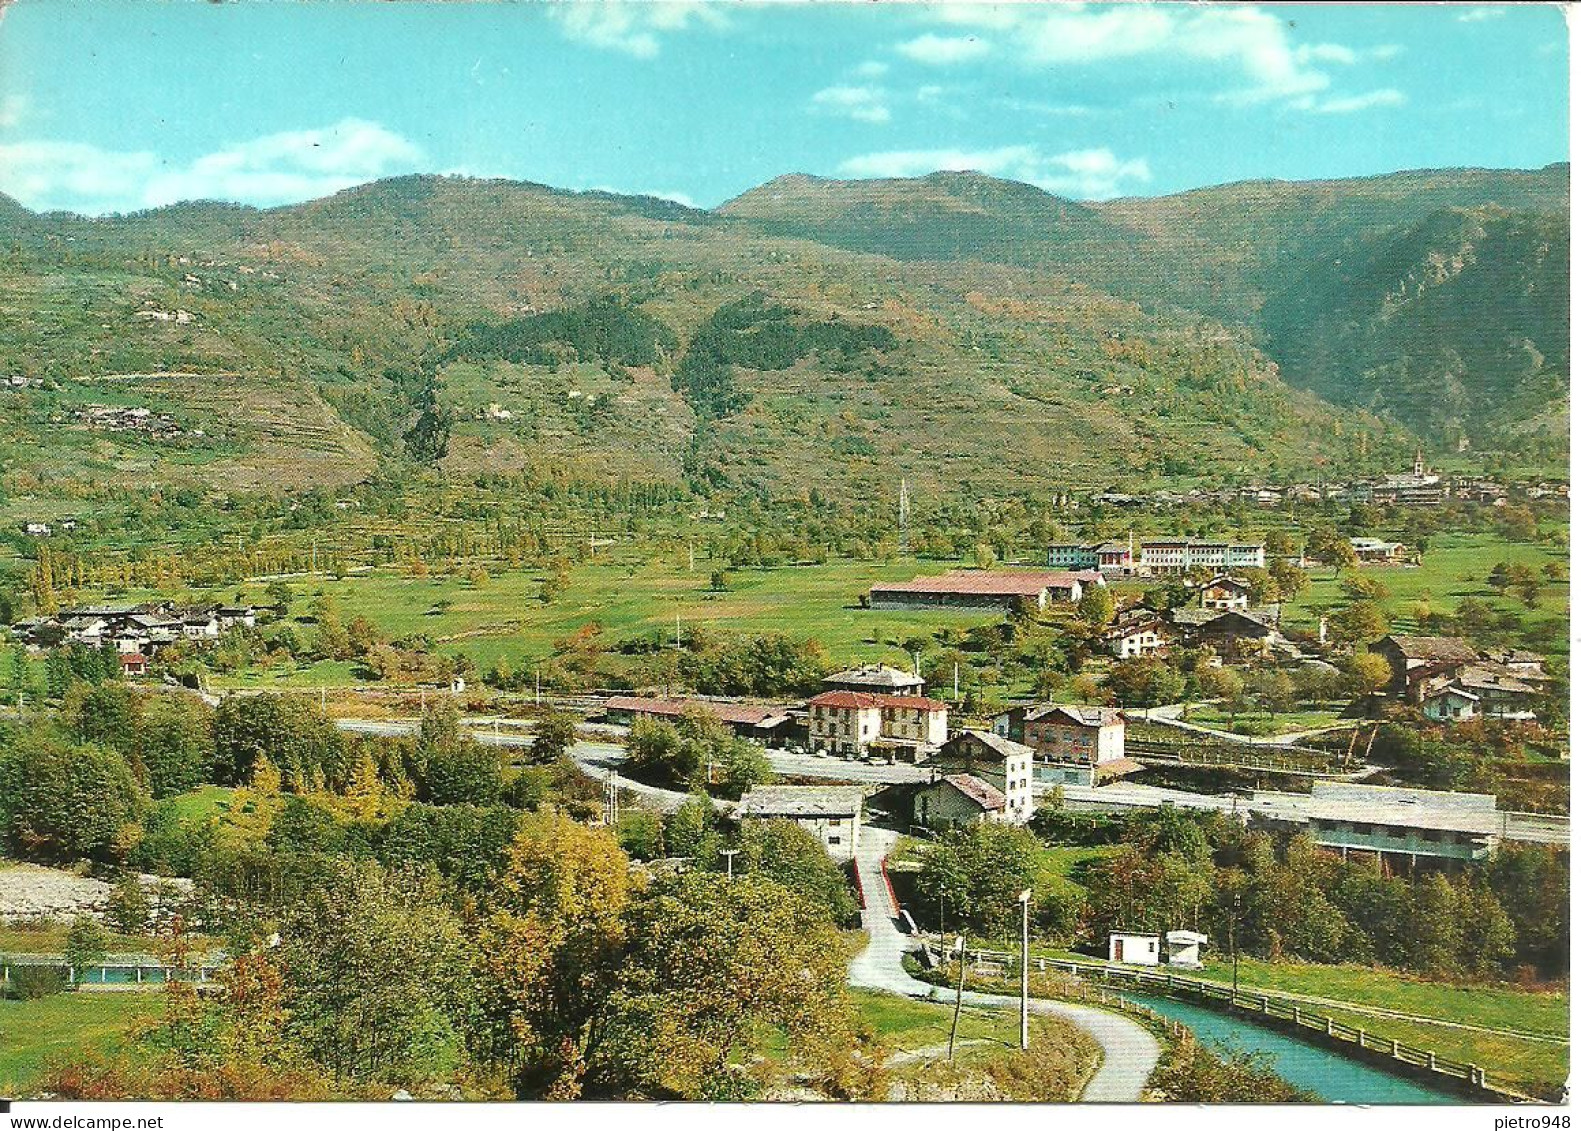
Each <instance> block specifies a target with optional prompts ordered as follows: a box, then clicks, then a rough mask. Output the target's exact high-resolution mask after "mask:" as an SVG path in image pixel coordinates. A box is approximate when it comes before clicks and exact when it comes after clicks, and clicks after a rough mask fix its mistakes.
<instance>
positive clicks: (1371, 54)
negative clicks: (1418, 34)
mask: <svg viewBox="0 0 1581 1131" xmlns="http://www.w3.org/2000/svg"><path fill="white" fill-rule="evenodd" d="M1404 51H1405V48H1404V47H1402V46H1400V45H1399V44H1398V43H1380V44H1379V45H1378V46H1376V47H1370V48H1368V49H1367V58H1369V59H1374V60H1376V61H1378V62H1380V63H1382V62H1386V61H1388V60H1390V59H1394V58H1398V57H1399V56H1400V55H1401V54H1403V53H1404Z"/></svg>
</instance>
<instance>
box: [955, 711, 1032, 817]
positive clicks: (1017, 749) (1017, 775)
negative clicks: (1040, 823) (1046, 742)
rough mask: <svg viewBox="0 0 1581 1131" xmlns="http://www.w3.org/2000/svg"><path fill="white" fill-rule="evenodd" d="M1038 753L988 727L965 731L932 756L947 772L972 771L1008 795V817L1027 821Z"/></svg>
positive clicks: (981, 779)
mask: <svg viewBox="0 0 1581 1131" xmlns="http://www.w3.org/2000/svg"><path fill="white" fill-rule="evenodd" d="M1036 759H1037V752H1036V751H1035V750H1033V749H1032V748H1031V747H1030V746H1027V745H1025V744H1024V743H1021V742H1017V741H1015V740H1014V739H1011V738H1006V737H1004V736H1003V735H998V734H995V733H994V732H993V731H988V730H975V729H967V730H963V731H962V732H961V733H960V734H957V735H955V736H954V737H953V738H951V739H950V740H949V741H948V742H946V743H945V744H944V745H943V746H942V747H940V748H939V752H938V753H937V754H935V755H934V756H933V757H932V758H931V759H929V762H930V764H932V765H934V766H937V767H938V768H939V772H940V773H942V774H945V775H949V774H952V773H961V774H970V775H971V776H972V777H974V778H976V779H978V780H980V781H985V782H987V783H988V784H989V785H991V786H993V787H994V788H995V789H997V790H998V791H999V792H1000V793H1001V794H1003V796H1004V810H1005V812H1004V819H1005V820H1008V821H1012V822H1014V823H1016V824H1024V823H1026V822H1027V821H1029V820H1031V819H1032V813H1033V810H1034V808H1035V806H1034V804H1033V800H1032V779H1033V773H1034V762H1035V761H1036Z"/></svg>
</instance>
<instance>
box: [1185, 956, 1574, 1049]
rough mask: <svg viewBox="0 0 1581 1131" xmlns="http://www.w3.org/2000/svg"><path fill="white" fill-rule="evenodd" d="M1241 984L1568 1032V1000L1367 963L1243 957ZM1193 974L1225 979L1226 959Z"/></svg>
mask: <svg viewBox="0 0 1581 1131" xmlns="http://www.w3.org/2000/svg"><path fill="white" fill-rule="evenodd" d="M1240 968H1241V984H1242V985H1250V986H1257V987H1258V988H1259V989H1268V990H1281V991H1284V992H1286V993H1292V994H1310V995H1312V996H1314V997H1327V998H1334V999H1336V1000H1339V1001H1352V1002H1358V1003H1362V1004H1366V1005H1370V1006H1376V1007H1378V1008H1379V1009H1396V1010H1399V1011H1400V1012H1402V1013H1413V1014H1419V1015H1421V1016H1423V1017H1436V1018H1439V1019H1442V1020H1445V1021H1459V1022H1466V1023H1469V1024H1473V1025H1486V1026H1489V1027H1491V1028H1496V1029H1519V1030H1522V1031H1526V1032H1533V1033H1544V1034H1549V1035H1554V1036H1564V1035H1566V1034H1567V1033H1568V1032H1569V1031H1570V1025H1569V1018H1570V999H1569V995H1568V994H1564V993H1541V992H1536V991H1532V990H1522V989H1516V988H1514V987H1507V986H1481V985H1457V984H1455V983H1452V982H1425V981H1417V980H1415V979H1412V978H1409V977H1407V976H1405V975H1403V974H1401V973H1400V972H1399V971H1396V970H1381V969H1375V968H1373V967H1370V966H1354V965H1346V966H1325V965H1321V964H1318V963H1308V962H1266V961H1263V960H1261V959H1254V958H1243V959H1241V962H1240ZM1192 976H1193V977H1198V978H1205V979H1209V980H1212V981H1221V982H1228V981H1230V979H1231V969H1230V963H1229V962H1228V961H1225V960H1224V959H1223V958H1222V957H1219V958H1214V959H1212V960H1210V961H1208V962H1206V963H1204V965H1203V968H1202V970H1201V971H1198V972H1196V973H1195V974H1193V975H1192Z"/></svg>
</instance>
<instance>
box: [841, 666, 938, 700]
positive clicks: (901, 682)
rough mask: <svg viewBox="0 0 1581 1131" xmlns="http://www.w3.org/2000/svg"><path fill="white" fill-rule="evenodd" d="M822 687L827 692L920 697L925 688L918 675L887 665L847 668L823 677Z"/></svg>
mask: <svg viewBox="0 0 1581 1131" xmlns="http://www.w3.org/2000/svg"><path fill="white" fill-rule="evenodd" d="M823 685H824V688H825V689H826V690H829V691H869V692H874V693H876V694H879V695H921V694H922V693H923V690H924V687H925V685H924V683H923V679H922V677H921V676H920V675H914V674H912V673H911V672H907V671H901V670H900V669H899V668H892V667H890V666H889V665H888V664H864V665H863V666H861V667H856V668H847V669H846V670H845V671H839V672H835V673H834V674H833V675H826V676H824V677H823Z"/></svg>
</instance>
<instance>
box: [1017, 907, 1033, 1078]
mask: <svg viewBox="0 0 1581 1131" xmlns="http://www.w3.org/2000/svg"><path fill="white" fill-rule="evenodd" d="M1016 898H1017V899H1018V900H1019V901H1020V903H1021V1051H1022V1052H1026V1051H1027V1045H1028V1043H1029V1042H1028V1032H1027V989H1028V986H1027V971H1028V965H1027V946H1028V939H1029V935H1028V931H1027V916H1028V909H1029V908H1030V907H1031V906H1032V889H1031V888H1027V889H1026V890H1025V891H1023V892H1022V893H1021V894H1020V895H1019V896H1017V897H1016Z"/></svg>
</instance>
